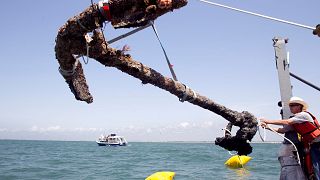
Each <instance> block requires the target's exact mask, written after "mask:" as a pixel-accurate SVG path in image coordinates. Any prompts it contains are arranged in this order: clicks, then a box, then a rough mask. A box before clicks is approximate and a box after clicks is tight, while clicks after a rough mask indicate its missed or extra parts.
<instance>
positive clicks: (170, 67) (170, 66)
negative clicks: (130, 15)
mask: <svg viewBox="0 0 320 180" xmlns="http://www.w3.org/2000/svg"><path fill="white" fill-rule="evenodd" d="M151 26H152V28H153V31H154V33H155V34H156V36H157V39H158V41H159V43H160V46H161V48H162V51H163V53H164V56H165V57H166V60H167V64H168V66H169V69H170V72H171V75H172V77H173V79H174V80H175V81H178V79H177V76H176V74H175V73H174V70H173V68H172V64H171V63H170V61H169V58H168V56H167V53H166V50H165V49H164V47H163V45H162V43H161V40H160V38H159V34H158V32H157V29H156V26H155V25H154V22H153V21H151Z"/></svg>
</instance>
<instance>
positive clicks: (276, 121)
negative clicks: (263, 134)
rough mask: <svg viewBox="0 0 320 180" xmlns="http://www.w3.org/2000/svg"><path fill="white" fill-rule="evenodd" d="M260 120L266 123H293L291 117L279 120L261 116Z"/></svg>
mask: <svg viewBox="0 0 320 180" xmlns="http://www.w3.org/2000/svg"><path fill="white" fill-rule="evenodd" d="M260 121H261V122H262V123H266V124H274V125H291V124H293V120H291V119H281V120H269V119H264V118H261V119H260Z"/></svg>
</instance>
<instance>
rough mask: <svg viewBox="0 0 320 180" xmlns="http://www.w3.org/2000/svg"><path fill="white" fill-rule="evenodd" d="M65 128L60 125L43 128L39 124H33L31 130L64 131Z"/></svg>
mask: <svg viewBox="0 0 320 180" xmlns="http://www.w3.org/2000/svg"><path fill="white" fill-rule="evenodd" d="M62 130H63V129H62V128H61V127H60V126H50V127H47V128H41V127H38V126H32V128H31V129H30V131H31V132H40V133H42V132H55V131H62Z"/></svg>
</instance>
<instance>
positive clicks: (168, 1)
mask: <svg viewBox="0 0 320 180" xmlns="http://www.w3.org/2000/svg"><path fill="white" fill-rule="evenodd" d="M157 3H158V7H159V8H160V9H169V8H171V6H172V0H157Z"/></svg>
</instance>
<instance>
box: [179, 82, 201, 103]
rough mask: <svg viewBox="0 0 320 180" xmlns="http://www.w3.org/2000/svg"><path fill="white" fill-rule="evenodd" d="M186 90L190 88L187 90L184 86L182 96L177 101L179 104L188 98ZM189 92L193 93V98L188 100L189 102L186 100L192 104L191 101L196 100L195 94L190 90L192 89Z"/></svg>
mask: <svg viewBox="0 0 320 180" xmlns="http://www.w3.org/2000/svg"><path fill="white" fill-rule="evenodd" d="M187 89H190V88H189V87H188V86H187V85H185V84H184V92H183V96H182V98H179V101H180V102H184V101H186V100H187V97H188V94H187ZM191 91H192V93H193V96H192V99H189V100H188V101H189V102H192V101H194V100H195V99H196V98H197V94H196V92H195V91H194V90H192V89H191Z"/></svg>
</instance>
